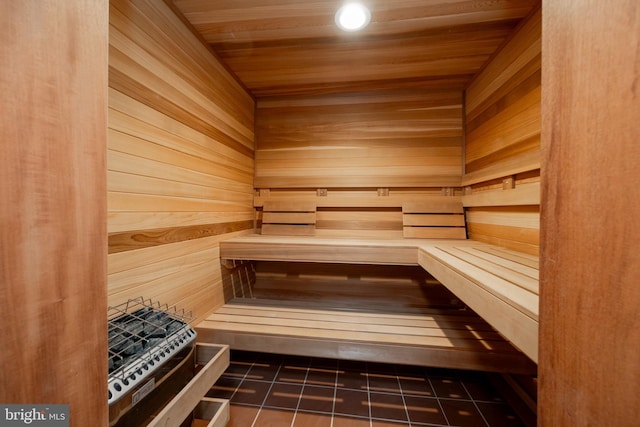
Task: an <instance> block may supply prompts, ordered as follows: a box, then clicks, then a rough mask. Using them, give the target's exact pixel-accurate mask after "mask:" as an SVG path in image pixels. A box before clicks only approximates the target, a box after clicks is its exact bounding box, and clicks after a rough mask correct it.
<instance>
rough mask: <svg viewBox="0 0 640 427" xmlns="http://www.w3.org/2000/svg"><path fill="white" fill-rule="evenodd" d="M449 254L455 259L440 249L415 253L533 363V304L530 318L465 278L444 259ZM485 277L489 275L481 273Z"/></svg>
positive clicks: (535, 329) (535, 324) (535, 331)
mask: <svg viewBox="0 0 640 427" xmlns="http://www.w3.org/2000/svg"><path fill="white" fill-rule="evenodd" d="M430 252H434V253H430ZM443 255H444V256H443ZM452 258H453V259H454V260H455V258H454V257H452V256H451V255H448V254H447V253H445V252H442V251H426V250H424V249H421V250H420V253H419V262H420V265H422V266H423V267H424V268H425V269H426V270H427V271H428V272H429V273H431V274H432V275H433V277H435V278H436V279H438V280H439V281H440V282H441V283H442V284H443V285H445V286H446V287H447V288H448V289H449V290H450V291H451V292H453V293H454V294H455V295H456V296H457V297H458V298H460V299H461V300H462V301H463V302H464V303H465V304H467V305H468V306H469V307H471V308H472V309H473V310H474V311H475V312H476V313H478V314H479V315H480V316H481V317H482V318H483V319H485V320H486V321H487V322H489V323H490V324H491V325H492V326H493V327H494V328H496V330H498V331H499V332H500V333H501V334H502V335H504V336H505V337H506V338H507V339H509V341H511V342H512V343H513V344H514V345H516V346H517V347H518V348H519V349H520V350H522V351H523V352H524V353H525V354H526V355H527V356H529V357H530V358H531V360H533V361H534V362H536V363H537V361H538V321H537V307H536V308H535V310H536V319H534V318H532V317H530V316H529V315H527V314H525V313H524V312H523V311H521V310H519V309H518V308H516V307H515V306H514V305H513V303H512V302H510V301H505V300H504V299H502V298H499V297H498V296H496V295H495V294H494V293H491V292H490V291H489V290H487V289H486V288H485V287H483V286H482V285H479V284H478V283H477V282H476V281H474V280H472V279H471V278H469V276H468V274H467V275H463V274H461V273H460V272H458V271H457V270H456V269H454V268H451V266H450V265H449V263H448V262H447V261H451V259H452ZM445 260H446V261H445ZM476 272H477V271H476ZM486 279H490V277H486V276H485V280H486ZM498 279H499V278H498ZM499 280H501V279H499ZM485 285H486V284H485ZM532 295H533V294H532ZM533 301H534V302H535V304H536V305H537V301H538V299H537V296H535V295H534V300H533ZM529 311H531V310H529Z"/></svg>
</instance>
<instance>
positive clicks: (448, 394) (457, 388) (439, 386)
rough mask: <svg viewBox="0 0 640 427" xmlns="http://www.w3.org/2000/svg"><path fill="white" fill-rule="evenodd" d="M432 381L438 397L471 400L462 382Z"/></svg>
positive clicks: (443, 379)
mask: <svg viewBox="0 0 640 427" xmlns="http://www.w3.org/2000/svg"><path fill="white" fill-rule="evenodd" d="M430 380H431V385H432V386H433V389H434V391H435V392H436V396H438V397H444V398H446V399H467V400H468V399H470V398H469V394H468V393H467V392H466V391H465V389H464V387H463V385H462V382H460V380H458V379H449V378H431V379H430Z"/></svg>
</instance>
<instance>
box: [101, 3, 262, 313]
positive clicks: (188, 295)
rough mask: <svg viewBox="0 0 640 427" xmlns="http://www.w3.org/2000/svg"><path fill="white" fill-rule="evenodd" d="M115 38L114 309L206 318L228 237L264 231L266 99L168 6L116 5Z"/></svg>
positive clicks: (111, 168) (217, 299)
mask: <svg viewBox="0 0 640 427" xmlns="http://www.w3.org/2000/svg"><path fill="white" fill-rule="evenodd" d="M109 41H110V51H109V53H110V55H109V133H108V152H107V185H108V207H109V215H108V230H109V239H108V242H109V253H110V255H109V257H108V264H109V270H110V274H109V295H108V300H109V304H117V303H119V302H122V301H124V300H126V299H127V298H133V297H137V296H144V297H145V298H154V299H157V300H159V301H161V302H163V303H168V304H177V305H178V306H180V307H184V308H187V309H192V310H194V314H195V315H196V316H201V315H202V314H204V313H206V312H207V311H209V310H212V309H214V308H215V307H216V306H217V305H219V304H222V303H223V302H224V295H223V290H222V276H221V271H220V266H219V262H218V260H219V255H218V242H219V241H220V240H221V239H223V238H225V237H226V236H231V235H238V234H243V233H246V230H252V229H253V222H254V212H253V206H252V205H253V174H254V172H253V170H254V161H253V144H254V141H253V140H254V135H253V110H254V101H253V100H252V98H251V97H250V96H249V95H248V94H247V93H246V91H245V90H244V89H243V87H242V86H241V85H240V84H239V83H238V82H237V81H236V80H235V79H234V77H233V76H231V75H230V74H229V73H228V72H227V71H226V70H225V68H224V67H223V66H222V65H221V64H220V63H219V62H218V61H217V60H216V58H215V57H214V56H213V55H212V54H211V52H210V51H209V50H208V49H207V48H206V47H205V46H204V45H202V43H201V42H200V40H199V39H198V37H196V36H195V35H194V34H193V33H192V32H191V30H190V29H189V28H187V27H186V26H185V24H184V23H183V22H182V20H181V18H180V17H178V16H176V15H175V13H174V12H173V11H172V9H171V8H170V7H169V6H168V5H167V4H165V3H164V2H157V1H150V0H131V1H129V0H112V1H111V5H110V31H109ZM243 230H245V231H243ZM123 259H127V260H132V262H130V264H129V265H128V266H127V267H126V268H123V269H120V270H118V271H117V272H114V271H113V268H112V265H113V264H114V263H115V264H122V262H123ZM134 261H135V262H134ZM143 273H144V274H143Z"/></svg>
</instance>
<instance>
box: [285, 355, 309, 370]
mask: <svg viewBox="0 0 640 427" xmlns="http://www.w3.org/2000/svg"><path fill="white" fill-rule="evenodd" d="M310 363H311V358H310V357H307V356H289V355H286V356H284V357H283V358H282V366H288V367H293V368H301V369H307V368H308V367H309V364H310Z"/></svg>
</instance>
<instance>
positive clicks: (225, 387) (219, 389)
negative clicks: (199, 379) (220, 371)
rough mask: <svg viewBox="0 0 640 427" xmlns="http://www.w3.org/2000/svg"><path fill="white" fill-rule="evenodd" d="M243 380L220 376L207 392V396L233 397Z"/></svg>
mask: <svg viewBox="0 0 640 427" xmlns="http://www.w3.org/2000/svg"><path fill="white" fill-rule="evenodd" d="M241 382H242V380H240V379H237V378H229V377H220V379H218V381H216V383H215V384H214V385H213V387H211V389H210V390H209V391H208V392H207V397H214V398H218V399H231V396H233V393H235V391H236V389H237V388H238V386H239V385H240V383H241Z"/></svg>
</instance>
